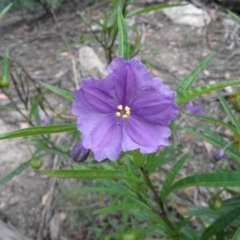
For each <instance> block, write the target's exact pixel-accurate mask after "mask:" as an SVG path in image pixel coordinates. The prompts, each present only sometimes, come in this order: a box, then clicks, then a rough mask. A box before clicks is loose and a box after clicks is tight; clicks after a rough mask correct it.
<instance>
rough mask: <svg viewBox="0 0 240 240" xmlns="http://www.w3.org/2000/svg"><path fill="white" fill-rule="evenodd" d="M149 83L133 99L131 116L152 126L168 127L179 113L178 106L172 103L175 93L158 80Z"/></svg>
mask: <svg viewBox="0 0 240 240" xmlns="http://www.w3.org/2000/svg"><path fill="white" fill-rule="evenodd" d="M151 83H152V84H151V85H150V84H149V85H146V88H145V89H144V90H142V91H141V92H140V94H139V95H138V96H137V97H136V98H135V101H134V103H133V105H132V108H131V114H132V116H134V117H136V118H138V119H142V120H144V121H147V122H150V123H152V124H159V125H162V126H168V125H169V123H170V122H171V121H172V120H173V119H175V118H176V116H177V114H178V112H179V106H178V105H177V104H176V103H175V102H174V98H175V95H176V93H175V92H173V91H171V90H170V89H169V88H168V87H167V86H165V85H163V84H162V82H161V80H160V79H153V80H152V81H151Z"/></svg>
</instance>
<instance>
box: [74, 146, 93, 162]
mask: <svg viewBox="0 0 240 240" xmlns="http://www.w3.org/2000/svg"><path fill="white" fill-rule="evenodd" d="M89 153H90V150H89V149H86V148H84V147H83V145H82V143H81V142H79V143H77V144H76V145H75V146H74V147H73V149H72V151H71V157H72V159H73V161H74V162H77V163H80V162H84V161H85V160H86V159H87V158H88V155H89Z"/></svg>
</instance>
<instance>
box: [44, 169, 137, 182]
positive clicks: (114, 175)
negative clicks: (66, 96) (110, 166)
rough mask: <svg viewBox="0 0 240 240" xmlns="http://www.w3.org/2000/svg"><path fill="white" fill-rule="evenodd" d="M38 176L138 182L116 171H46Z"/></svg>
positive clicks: (124, 172)
mask: <svg viewBox="0 0 240 240" xmlns="http://www.w3.org/2000/svg"><path fill="white" fill-rule="evenodd" d="M39 173H40V174H43V175H46V176H51V177H60V178H80V179H105V178H106V179H107V178H108V179H131V180H135V181H138V178H136V177H135V176H131V175H130V174H129V172H127V171H117V170H47V171H39Z"/></svg>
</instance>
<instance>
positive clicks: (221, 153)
mask: <svg viewBox="0 0 240 240" xmlns="http://www.w3.org/2000/svg"><path fill="white" fill-rule="evenodd" d="M224 155H225V152H224V150H222V149H218V150H216V152H215V153H214V154H213V158H214V159H215V160H216V161H220V160H221V159H223V158H224Z"/></svg>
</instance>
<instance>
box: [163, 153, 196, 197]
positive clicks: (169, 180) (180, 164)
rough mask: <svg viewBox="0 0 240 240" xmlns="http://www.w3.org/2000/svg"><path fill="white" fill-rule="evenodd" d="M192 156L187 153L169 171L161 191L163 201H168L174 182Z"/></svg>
mask: <svg viewBox="0 0 240 240" xmlns="http://www.w3.org/2000/svg"><path fill="white" fill-rule="evenodd" d="M190 155H191V154H190V153H186V154H185V155H183V156H182V157H181V158H180V159H179V160H178V161H177V162H176V163H175V165H174V166H173V167H172V168H171V170H170V171H169V173H168V175H167V177H166V179H165V181H164V183H163V186H162V190H161V196H162V200H163V201H165V200H166V197H167V195H168V193H169V190H170V188H171V185H172V183H173V180H174V179H175V177H176V176H177V174H178V172H179V171H180V170H181V168H182V167H183V165H184V164H185V162H186V161H187V160H188V158H189V157H190Z"/></svg>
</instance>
